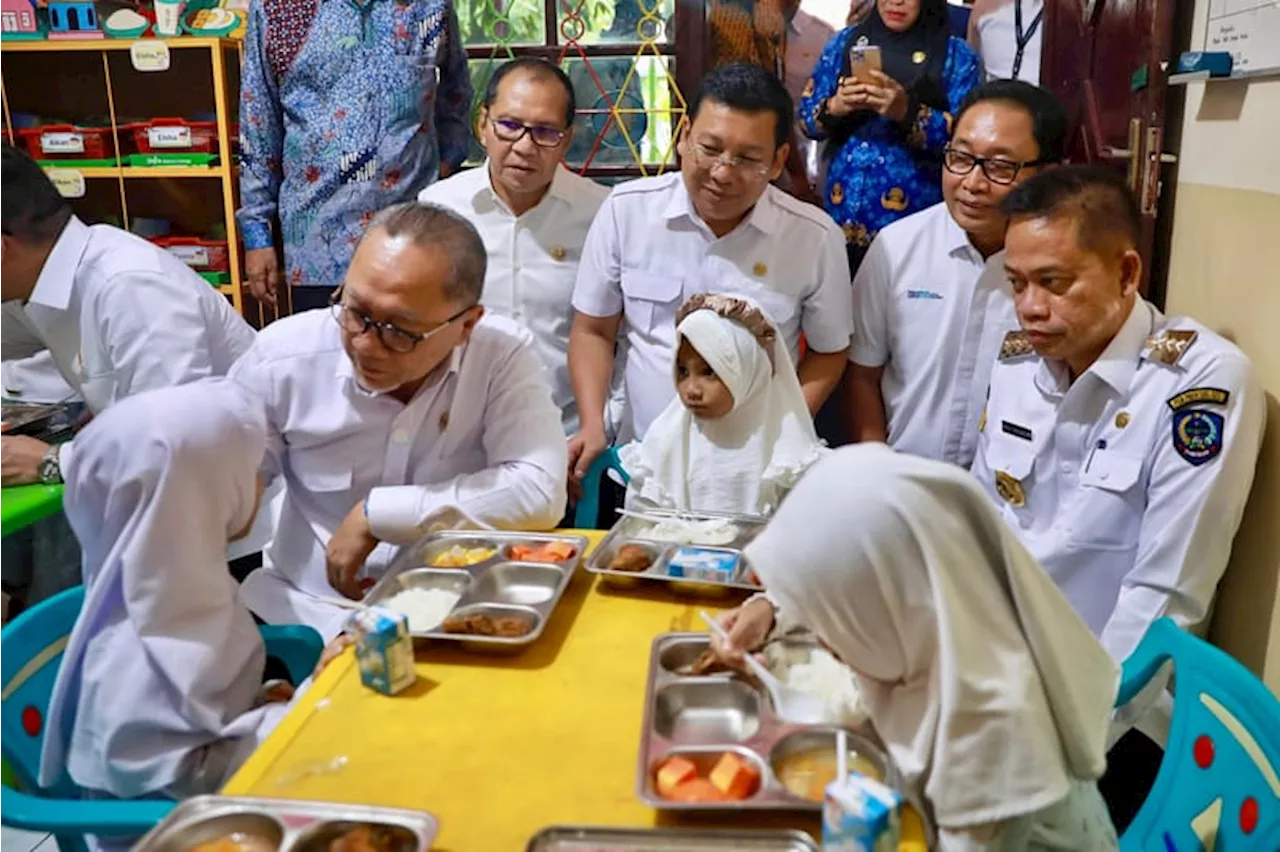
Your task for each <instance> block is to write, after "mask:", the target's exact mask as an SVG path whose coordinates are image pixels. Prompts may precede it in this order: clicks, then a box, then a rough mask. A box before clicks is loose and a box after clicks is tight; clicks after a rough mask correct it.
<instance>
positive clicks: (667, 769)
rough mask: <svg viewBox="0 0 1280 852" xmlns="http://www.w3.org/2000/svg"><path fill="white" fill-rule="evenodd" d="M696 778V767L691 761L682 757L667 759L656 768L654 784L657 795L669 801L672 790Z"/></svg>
mask: <svg viewBox="0 0 1280 852" xmlns="http://www.w3.org/2000/svg"><path fill="white" fill-rule="evenodd" d="M697 777H698V767H696V766H694V765H693V762H692V761H690V760H688V759H686V758H683V757H669V758H667V759H666V760H664V761H662V765H660V766H659V767H658V772H657V783H656V786H657V788H658V795H659V796H662V797H663V798H668V799H669V798H671V791H672V790H674V789H675V788H676V787H678V786H679V785H680V784H682V783H684V782H685V781H688V780H689V779H691V778H697Z"/></svg>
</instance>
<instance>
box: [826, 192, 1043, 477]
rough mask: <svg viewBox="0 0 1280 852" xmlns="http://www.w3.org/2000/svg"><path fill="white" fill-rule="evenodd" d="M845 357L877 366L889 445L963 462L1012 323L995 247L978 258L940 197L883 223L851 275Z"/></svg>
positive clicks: (969, 452) (1014, 324)
mask: <svg viewBox="0 0 1280 852" xmlns="http://www.w3.org/2000/svg"><path fill="white" fill-rule="evenodd" d="M853 300H854V308H853V328H854V331H853V347H852V348H851V349H850V350H849V360H850V361H852V362H853V363H855V364H858V365H860V366H864V367H884V374H883V376H882V378H881V381H880V393H881V395H882V396H883V398H884V407H885V414H886V416H887V418H888V426H889V441H888V442H889V445H890V446H891V447H893V448H894V449H897V450H901V451H902V452H905V453H911V454H912V455H917V456H924V457H926V458H931V459H936V460H938V461H946V462H951V463H952V464H958V465H960V466H961V467H965V468H967V467H969V465H970V464H971V463H972V461H973V454H974V450H975V448H976V447H977V443H978V421H979V419H980V418H981V417H982V406H983V403H984V402H985V401H986V396H987V381H988V379H989V378H990V376H991V365H992V363H994V361H995V358H996V353H998V352H999V351H1000V341H1001V340H1003V339H1004V335H1005V333H1006V332H1008V331H1009V330H1011V329H1016V328H1017V327H1018V318H1017V314H1016V313H1015V312H1014V309H1013V297H1012V295H1011V294H1010V292H1009V284H1008V282H1007V281H1006V280H1005V273H1004V253H1003V252H1000V253H998V254H996V255H994V256H993V257H991V258H990V260H989V261H984V260H983V259H982V254H981V253H980V252H979V251H978V250H977V249H976V248H974V247H973V244H972V243H970V242H969V237H968V235H966V234H965V232H964V230H962V229H961V228H960V226H959V225H957V224H956V221H955V219H952V218H951V213H950V212H948V210H947V205H946V204H935V205H934V206H933V207H930V208H928V209H927V210H921V211H920V212H919V213H915V214H913V215H911V216H908V217H906V218H905V219H901V220H899V221H897V222H894V223H893V224H892V225H889V226H888V227H886V228H885V229H884V230H882V231H881V232H880V234H879V235H878V236H877V237H876V238H875V240H874V241H873V242H872V243H871V248H870V249H868V251H867V256H866V258H865V259H864V260H863V261H862V266H861V267H859V269H858V275H857V277H856V278H855V279H854V282H853Z"/></svg>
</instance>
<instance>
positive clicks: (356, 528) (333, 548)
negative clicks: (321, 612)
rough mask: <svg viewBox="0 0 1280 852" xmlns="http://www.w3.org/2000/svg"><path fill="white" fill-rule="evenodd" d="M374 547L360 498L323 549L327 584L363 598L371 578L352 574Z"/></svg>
mask: <svg viewBox="0 0 1280 852" xmlns="http://www.w3.org/2000/svg"><path fill="white" fill-rule="evenodd" d="M377 546H378V540H377V539H376V538H374V537H373V533H372V532H370V531H369V519H368V518H367V517H365V514H364V501H363V500H362V501H360V502H359V503H356V505H355V508H353V509H352V510H351V511H350V512H348V513H347V517H346V518H345V519H343V521H342V525H341V526H339V527H338V530H337V532H335V533H334V534H333V538H331V539H329V546H328V547H326V548H325V568H326V569H327V571H328V573H329V584H330V585H331V586H333V587H334V588H335V589H337V590H338V591H339V592H341V593H342V594H343V595H344V596H346V597H348V598H351V599H352V600H353V601H358V600H360V599H361V598H362V597H364V592H365V590H367V589H368V588H369V586H371V585H373V581H372V580H368V579H366V580H357V579H356V575H357V574H359V573H360V569H361V568H362V567H364V562H365V560H366V559H368V558H369V554H370V553H373V549H374V548H375V547H377Z"/></svg>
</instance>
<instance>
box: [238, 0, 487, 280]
mask: <svg viewBox="0 0 1280 852" xmlns="http://www.w3.org/2000/svg"><path fill="white" fill-rule="evenodd" d="M466 63H467V61H466V52H465V50H464V46H463V44H462V40H461V37H460V35H459V31H458V19H457V14H456V13H455V11H454V8H453V3H452V2H450V0H365V2H364V3H357V2H356V0H254V3H253V5H252V7H251V9H250V15H249V28H248V32H247V33H246V36H245V42H244V68H243V71H242V85H241V91H240V136H241V142H240V151H241V159H242V163H241V170H240V197H241V208H240V211H239V213H238V215H237V219H238V221H239V223H240V229H241V233H242V235H243V237H244V244H245V248H246V249H256V248H266V247H268V246H270V245H272V231H271V222H272V219H273V218H274V217H277V216H278V218H279V223H280V229H281V237H282V242H283V244H284V263H285V281H286V282H287V283H288V284H290V285H294V286H298V285H303V286H318V287H334V286H337V285H338V284H340V283H341V282H342V278H343V276H344V275H345V274H346V269H347V264H348V263H349V262H350V260H351V255H352V252H353V250H354V248H355V244H356V241H357V240H358V239H359V237H360V234H361V233H362V232H363V230H364V226H365V224H367V222H368V221H369V219H371V218H372V217H373V215H374V214H375V213H376V212H377V211H379V210H381V209H383V208H384V207H387V206H388V205H391V204H394V203H396V202H399V201H407V200H410V199H412V198H414V197H415V196H416V195H417V193H418V191H419V190H421V189H422V188H423V187H425V186H426V185H427V184H429V183H431V182H432V181H434V180H435V179H436V177H437V175H438V173H439V169H440V163H441V162H444V163H447V164H448V165H450V166H452V167H454V168H456V167H457V166H459V165H460V164H461V163H462V161H463V159H464V157H465V156H466V150H467V140H468V138H469V136H470V127H469V123H470V106H471V80H470V77H469V76H468V74H467V64H466Z"/></svg>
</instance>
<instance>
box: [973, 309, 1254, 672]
mask: <svg viewBox="0 0 1280 852" xmlns="http://www.w3.org/2000/svg"><path fill="white" fill-rule="evenodd" d="M1170 332H1172V334H1170ZM1179 332H1184V333H1183V334H1179ZM1190 333H1194V335H1195V336H1194V339H1193V340H1192V341H1191V343H1190V345H1187V346H1186V347H1185V349H1184V351H1183V352H1182V355H1181V358H1179V359H1177V360H1176V362H1175V363H1165V360H1173V359H1172V357H1169V358H1166V359H1165V360H1162V359H1161V355H1162V354H1165V353H1170V352H1173V351H1174V350H1176V348H1177V346H1178V340H1179V338H1183V339H1185V338H1186V337H1188V336H1189V334H1190ZM1165 335H1169V336H1167V337H1166V336H1165ZM1003 348H1004V350H1005V351H1004V352H1002V356H1003V357H1002V358H1001V359H1000V360H998V361H997V362H996V365H995V367H994V369H993V371H992V376H991V397H990V401H989V403H988V405H987V415H986V423H985V428H984V429H983V432H982V437H981V440H980V441H979V448H978V456H977V458H976V459H975V460H974V465H973V473H974V475H975V476H977V477H978V479H979V480H981V481H982V482H983V483H984V485H985V487H986V488H987V490H988V492H989V493H990V496H991V498H992V500H994V501H996V503H997V504H998V505H999V506H1000V507H1001V510H1002V511H1003V513H1004V516H1005V519H1006V520H1007V521H1008V522H1009V524H1010V525H1012V526H1013V528H1014V529H1015V530H1016V531H1017V532H1018V534H1019V537H1020V538H1021V539H1022V542H1023V543H1024V544H1025V545H1026V546H1027V548H1028V549H1029V550H1030V551H1031V553H1032V555H1033V556H1035V557H1036V559H1037V560H1038V561H1039V562H1040V564H1041V565H1043V566H1044V568H1045V570H1046V571H1048V572H1049V574H1050V576H1052V577H1053V579H1054V580H1055V581H1056V582H1057V584H1058V587H1059V588H1061V589H1062V591H1063V593H1064V594H1065V595H1066V596H1067V598H1068V599H1069V600H1070V601H1071V603H1072V605H1073V606H1074V607H1075V609H1076V612H1078V613H1080V615H1081V616H1082V617H1083V618H1084V620H1085V621H1086V622H1088V624H1089V627H1090V628H1092V630H1093V632H1094V633H1095V634H1097V635H1098V636H1099V637H1100V638H1101V640H1102V644H1103V645H1104V646H1105V647H1106V649H1107V650H1108V651H1109V652H1110V653H1111V656H1112V657H1113V658H1114V659H1116V660H1118V661H1123V660H1125V659H1126V658H1127V657H1128V656H1129V654H1130V653H1131V652H1132V651H1133V649H1134V648H1135V647H1137V645H1138V642H1139V640H1140V639H1141V638H1142V636H1143V634H1144V633H1145V632H1146V630H1147V627H1148V626H1150V624H1151V623H1152V622H1153V621H1155V620H1156V619H1158V618H1160V617H1162V616H1169V617H1171V618H1173V619H1174V620H1175V621H1176V622H1177V623H1178V625H1179V626H1181V627H1183V628H1187V629H1194V628H1196V627H1197V626H1198V625H1201V623H1202V622H1204V620H1205V619H1206V617H1207V616H1208V614H1209V606H1210V603H1211V602H1212V599H1213V595H1214V591H1215V590H1216V589H1217V586H1218V581H1219V580H1220V579H1221V578H1222V573H1223V571H1224V570H1225V569H1226V567H1227V559H1228V557H1229V556H1230V553H1231V542H1232V539H1233V538H1234V537H1235V533H1236V527H1237V526H1238V525H1239V522H1240V516H1241V513H1242V512H1243V511H1244V505H1245V501H1246V499H1247V498H1248V496H1249V488H1250V486H1251V484H1252V482H1253V472H1254V465H1255V464H1256V462H1257V457H1258V451H1259V448H1260V446H1261V441H1262V431H1263V426H1264V420H1265V403H1264V399H1263V394H1262V390H1261V388H1260V387H1259V386H1258V384H1257V381H1256V379H1255V377H1254V375H1253V368H1252V366H1251V365H1250V363H1249V359H1248V358H1247V357H1246V356H1245V355H1244V353H1243V352H1241V351H1240V350H1239V349H1237V348H1236V347H1235V346H1234V345H1233V344H1231V343H1229V342H1228V341H1226V340H1224V339H1223V338H1221V337H1219V336H1218V335H1216V334H1214V333H1213V332H1211V331H1209V330H1208V329H1206V328H1205V327H1204V326H1202V325H1200V324H1199V323H1197V322H1195V321H1194V320H1190V319H1186V318H1183V317H1173V318H1165V317H1164V316H1162V315H1161V314H1160V312H1159V311H1157V310H1156V309H1155V308H1154V307H1153V306H1152V305H1150V304H1149V303H1147V302H1146V301H1143V300H1141V299H1139V300H1137V301H1136V303H1135V305H1134V309H1133V312H1132V313H1131V314H1130V316H1129V318H1128V320H1127V321H1126V322H1125V324H1124V326H1123V327H1122V328H1121V329H1120V331H1119V333H1118V334H1117V335H1116V337H1115V338H1114V339H1113V340H1112V341H1111V343H1110V345H1109V346H1108V347H1107V349H1106V350H1105V351H1104V352H1103V353H1102V355H1101V356H1100V357H1099V358H1098V360H1097V361H1096V362H1094V364H1093V365H1092V366H1091V367H1090V368H1089V369H1088V370H1086V371H1085V372H1084V374H1082V375H1081V376H1079V377H1078V378H1077V379H1076V380H1075V381H1074V382H1072V383H1071V384H1070V386H1069V387H1068V386H1067V382H1066V378H1065V367H1064V366H1062V365H1061V364H1055V363H1050V362H1046V361H1044V360H1042V359H1041V358H1039V357H1038V356H1037V355H1035V354H1034V352H1032V351H1031V349H1030V346H1029V344H1027V343H1026V341H1025V338H1022V337H1021V335H1018V334H1015V335H1011V336H1010V339H1009V341H1008V342H1006V344H1005V346H1004V347H1003ZM1018 353H1023V354H1018ZM1180 395H1185V396H1180ZM997 477H1000V478H1001V479H1002V480H1003V482H1002V484H1000V485H999V486H998V485H997V481H996V480H997ZM1018 503H1022V504H1023V505H1016V504H1018Z"/></svg>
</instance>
